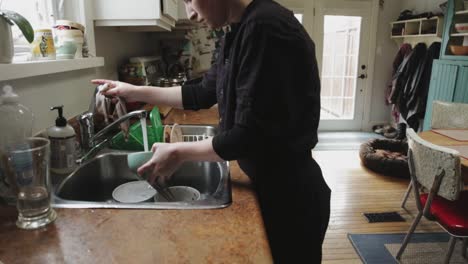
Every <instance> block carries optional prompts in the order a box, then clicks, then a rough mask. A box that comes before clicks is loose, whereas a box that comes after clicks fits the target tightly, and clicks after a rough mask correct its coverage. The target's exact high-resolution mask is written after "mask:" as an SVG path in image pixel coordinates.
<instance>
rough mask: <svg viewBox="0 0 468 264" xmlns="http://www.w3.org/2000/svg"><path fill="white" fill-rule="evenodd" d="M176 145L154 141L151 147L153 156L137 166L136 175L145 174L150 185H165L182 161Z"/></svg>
mask: <svg viewBox="0 0 468 264" xmlns="http://www.w3.org/2000/svg"><path fill="white" fill-rule="evenodd" d="M177 145H178V144H175V143H173V144H168V143H155V144H154V145H153V147H152V149H151V151H152V152H153V157H152V158H151V159H150V160H149V161H148V162H147V163H145V164H143V165H142V166H141V167H140V168H138V175H145V177H146V180H147V181H148V182H149V184H151V185H154V184H158V185H160V186H165V184H166V182H167V181H168V180H169V179H170V178H171V176H172V174H174V172H175V171H176V170H177V169H178V168H179V167H180V165H181V164H182V163H183V159H182V157H180V155H178V153H177Z"/></svg>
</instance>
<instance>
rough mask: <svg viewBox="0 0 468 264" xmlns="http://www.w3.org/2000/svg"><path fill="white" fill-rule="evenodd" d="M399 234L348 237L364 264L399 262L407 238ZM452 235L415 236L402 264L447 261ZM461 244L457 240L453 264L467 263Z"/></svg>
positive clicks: (425, 263) (422, 234)
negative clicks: (400, 252) (396, 257)
mask: <svg viewBox="0 0 468 264" xmlns="http://www.w3.org/2000/svg"><path fill="white" fill-rule="evenodd" d="M405 235H406V234H405V233H398V234H348V238H349V240H350V241H351V244H352V245H353V247H354V249H355V250H356V252H357V254H358V255H359V257H360V258H361V260H362V262H363V263H365V264H387V263H388V264H393V263H398V261H397V260H396V259H395V256H396V254H397V252H398V250H399V249H400V246H401V243H402V242H403V239H404V238H405ZM449 240H450V236H449V235H448V234H447V233H415V234H414V235H413V236H412V237H411V241H410V243H409V244H408V246H407V247H406V250H405V252H404V253H403V257H402V259H401V262H400V263H402V264H410V263H415V264H421V263H424V264H432V263H434V264H436V263H437V264H439V263H443V262H444V258H445V253H446V252H447V251H446V250H447V248H448V241H449ZM461 250H462V241H461V240H458V241H457V244H456V246H455V250H454V252H453V254H452V258H451V259H450V263H451V264H452V263H454V264H459V263H460V264H461V263H465V264H466V263H468V260H466V259H464V258H463V257H462V256H461V252H462V251H461Z"/></svg>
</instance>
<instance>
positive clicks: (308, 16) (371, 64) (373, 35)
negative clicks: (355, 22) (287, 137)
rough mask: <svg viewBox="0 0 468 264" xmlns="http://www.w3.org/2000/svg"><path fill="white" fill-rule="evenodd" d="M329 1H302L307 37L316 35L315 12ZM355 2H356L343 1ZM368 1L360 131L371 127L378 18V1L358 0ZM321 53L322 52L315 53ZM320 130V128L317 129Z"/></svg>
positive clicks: (353, 0) (351, 0)
mask: <svg viewBox="0 0 468 264" xmlns="http://www.w3.org/2000/svg"><path fill="white" fill-rule="evenodd" d="M325 1H329V0H307V1H304V2H305V3H304V17H303V19H304V21H303V23H304V27H305V28H306V30H307V31H308V32H309V35H310V36H311V37H312V39H314V36H315V34H316V32H315V31H316V30H315V15H316V10H317V9H318V8H319V7H321V6H322V5H323V2H325ZM344 1H350V2H355V1H357V0H344ZM360 1H369V2H371V3H372V11H371V14H370V29H369V34H370V35H369V53H368V67H367V79H366V87H367V89H365V90H364V92H363V101H364V102H363V118H362V124H361V129H360V130H368V129H369V127H370V126H371V124H370V116H371V101H372V92H373V91H372V89H373V83H374V75H375V57H376V56H375V55H376V54H375V52H376V47H377V28H378V18H379V0H360ZM316 52H322V51H316ZM319 129H320V128H319Z"/></svg>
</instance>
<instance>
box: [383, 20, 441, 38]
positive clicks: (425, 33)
mask: <svg viewBox="0 0 468 264" xmlns="http://www.w3.org/2000/svg"><path fill="white" fill-rule="evenodd" d="M390 26H391V32H392V33H391V36H390V38H391V39H393V40H395V41H396V42H397V43H398V44H400V45H401V44H402V43H409V44H411V45H415V44H417V43H419V42H424V43H426V44H428V45H430V44H431V43H432V42H434V41H441V40H442V29H443V18H442V17H438V16H435V17H431V18H418V19H410V20H402V21H395V22H392V23H390Z"/></svg>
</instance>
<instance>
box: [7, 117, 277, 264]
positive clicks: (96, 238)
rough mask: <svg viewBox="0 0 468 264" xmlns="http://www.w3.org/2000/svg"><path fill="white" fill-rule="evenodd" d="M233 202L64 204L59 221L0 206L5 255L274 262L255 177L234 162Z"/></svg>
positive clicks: (191, 120) (48, 259) (25, 259)
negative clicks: (193, 206)
mask: <svg viewBox="0 0 468 264" xmlns="http://www.w3.org/2000/svg"><path fill="white" fill-rule="evenodd" d="M164 122H165V123H168V124H170V123H174V122H177V123H179V124H212V125H213V124H217V109H216V108H212V109H209V110H203V111H199V112H193V111H182V110H176V109H174V110H172V111H171V113H170V114H169V116H168V117H167V118H166V119H165V120H164ZM231 181H232V198H233V203H232V205H231V206H229V207H227V208H224V209H216V210H123V209H56V210H57V214H58V218H57V220H56V221H55V223H53V224H51V225H49V226H47V227H45V228H42V229H39V230H35V231H25V230H20V229H18V228H17V227H16V226H15V220H16V215H17V213H16V209H15V208H13V207H0V262H3V263H5V264H11V263H272V259H271V255H270V249H269V247H268V242H267V240H266V234H265V232H264V228H263V222H262V218H261V214H260V209H259V205H258V202H257V200H256V197H255V194H254V192H253V191H252V188H251V182H250V180H249V178H248V177H247V176H246V175H245V174H244V173H243V172H241V170H240V169H239V167H238V165H237V163H235V162H232V163H231Z"/></svg>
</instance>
